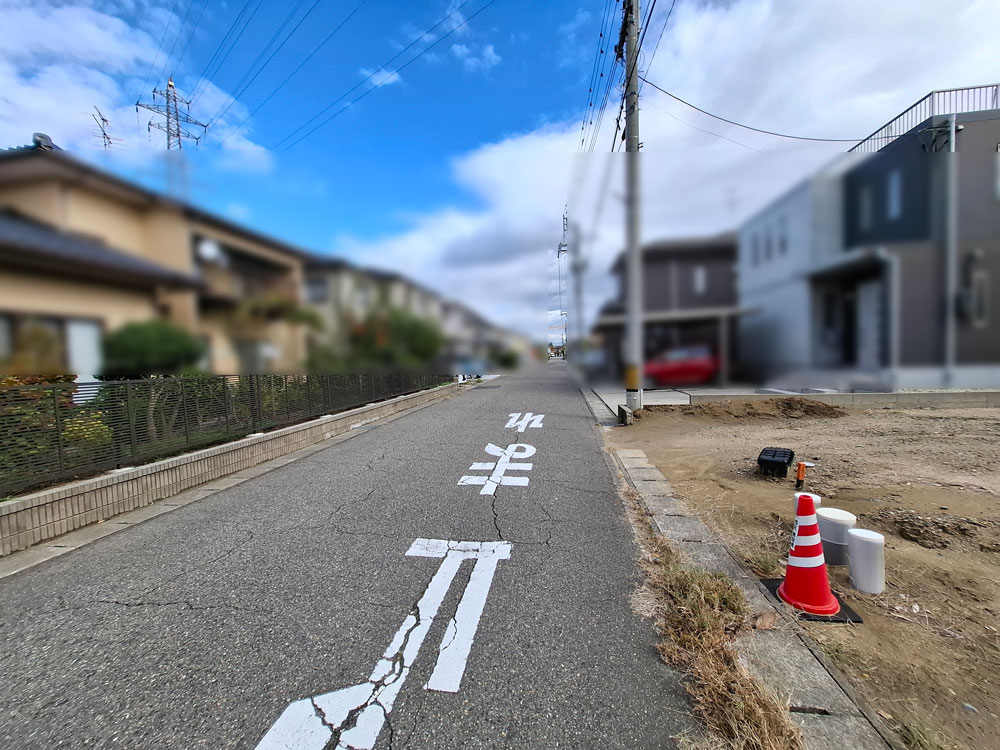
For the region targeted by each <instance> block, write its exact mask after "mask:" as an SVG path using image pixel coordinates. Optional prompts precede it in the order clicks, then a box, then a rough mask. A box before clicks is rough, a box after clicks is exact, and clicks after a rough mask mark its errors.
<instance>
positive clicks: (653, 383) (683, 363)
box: [642, 346, 719, 388]
mask: <svg viewBox="0 0 1000 750" xmlns="http://www.w3.org/2000/svg"><path fill="white" fill-rule="evenodd" d="M642 374H643V376H644V378H645V387H650V388H652V387H657V386H661V387H662V386H673V385H701V384H704V383H711V382H712V381H714V380H715V378H716V376H717V375H718V374H719V360H718V358H717V357H716V356H715V355H714V354H713V353H712V350H711V349H710V348H709V347H707V346H686V347H681V348H678V349H667V350H666V351H665V352H663V354H661V355H660V356H658V357H657V358H656V359H651V360H649V361H648V362H646V366H645V367H644V368H643V371H642Z"/></svg>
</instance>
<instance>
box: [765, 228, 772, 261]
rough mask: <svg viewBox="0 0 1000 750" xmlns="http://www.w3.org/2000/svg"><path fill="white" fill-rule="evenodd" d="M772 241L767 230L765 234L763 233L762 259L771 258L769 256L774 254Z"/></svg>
mask: <svg viewBox="0 0 1000 750" xmlns="http://www.w3.org/2000/svg"><path fill="white" fill-rule="evenodd" d="M773 251H774V242H773V238H772V237H771V230H770V229H768V230H767V234H766V235H764V260H771V256H772V255H773V254H774V253H773Z"/></svg>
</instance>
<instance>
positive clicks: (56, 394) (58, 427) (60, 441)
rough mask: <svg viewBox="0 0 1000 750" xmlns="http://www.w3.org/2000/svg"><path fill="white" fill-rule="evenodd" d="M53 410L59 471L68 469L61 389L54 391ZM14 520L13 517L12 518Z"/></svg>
mask: <svg viewBox="0 0 1000 750" xmlns="http://www.w3.org/2000/svg"><path fill="white" fill-rule="evenodd" d="M52 408H53V413H54V414H55V417H56V443H57V445H58V447H59V470H60V471H63V470H65V468H66V456H65V454H64V452H63V435H62V416H61V415H60V414H59V389H58V388H53V389H52ZM12 518H13V516H12Z"/></svg>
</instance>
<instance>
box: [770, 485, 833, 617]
mask: <svg viewBox="0 0 1000 750" xmlns="http://www.w3.org/2000/svg"><path fill="white" fill-rule="evenodd" d="M778 596H780V597H781V599H782V601H784V602H787V603H788V604H791V605H792V606H793V607H795V608H796V609H801V610H802V611H803V612H808V613H809V614H811V615H835V614H837V612H839V611H840V602H838V601H837V600H836V598H835V597H834V596H833V592H832V591H830V581H829V579H827V577H826V560H825V559H824V557H823V544H822V542H821V541H820V537H819V523H818V521H817V520H816V506H815V505H814V504H813V499H812V496H811V495H809V494H808V493H803V494H802V495H800V496H799V505H798V508H797V509H796V512H795V535H794V536H793V538H792V549H791V551H790V552H789V553H788V570H787V572H786V573H785V580H784V581H782V582H781V585H780V586H778Z"/></svg>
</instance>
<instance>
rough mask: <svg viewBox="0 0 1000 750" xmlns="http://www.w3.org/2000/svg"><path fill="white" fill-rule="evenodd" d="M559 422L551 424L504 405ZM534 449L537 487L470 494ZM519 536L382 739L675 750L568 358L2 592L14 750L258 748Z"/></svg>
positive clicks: (448, 606) (379, 431)
mask: <svg viewBox="0 0 1000 750" xmlns="http://www.w3.org/2000/svg"><path fill="white" fill-rule="evenodd" d="M527 411H531V412H534V413H536V414H539V413H540V414H544V415H545V418H544V426H543V427H542V428H541V429H533V428H529V429H527V430H525V432H524V433H520V434H519V433H517V432H516V431H515V430H513V429H506V428H505V427H504V425H505V424H506V422H507V419H508V415H509V414H510V413H513V412H527ZM490 442H492V443H494V444H496V445H499V446H501V447H505V446H507V445H508V444H509V443H514V442H524V443H528V444H530V445H533V446H534V447H535V448H536V449H537V452H536V453H535V455H534V456H532V457H531V459H530V460H531V462H532V463H533V464H534V468H533V470H532V471H530V472H511V475H514V474H517V475H526V476H528V477H529V484H528V486H526V487H517V486H501V487H499V488H498V489H497V490H496V495H495V497H493V498H491V497H489V496H484V495H480V494H479V490H480V488H479V487H475V486H458V485H457V482H458V479H459V477H460V476H462V475H463V474H467V473H475V472H469V466H470V465H471V464H472V463H473V462H477V461H479V462H481V461H489V460H491V458H490V457H489V456H488V455H487V454H486V453H485V451H484V448H485V446H486V444H487V443H490ZM418 537H426V538H430V539H446V540H453V541H501V540H502V541H507V542H510V543H511V545H512V549H511V553H510V559H506V560H501V561H500V562H499V563H498V565H497V568H496V574H495V578H494V579H493V585H492V588H491V589H490V592H489V596H488V598H487V600H486V605H485V609H484V611H483V614H482V619H481V621H480V623H479V628H478V631H477V633H476V637H475V642H474V644H473V646H472V650H471V653H470V655H469V659H468V663H467V667H466V671H465V675H464V678H463V680H462V683H461V689H460V690H459V691H458V692H457V693H445V692H432V691H428V690H424V689H423V685H424V683H426V681H427V679H428V677H429V676H430V673H431V671H432V670H433V668H434V663H435V658H436V656H437V652H438V646H439V644H440V643H441V639H442V637H443V636H444V634H445V632H446V631H445V628H446V627H447V624H448V622H449V620H450V619H452V618H453V616H454V613H455V609H456V606H457V604H458V600H459V599H460V597H461V594H462V591H463V590H464V588H465V584H466V583H467V582H468V580H469V575H470V573H471V570H472V563H470V562H466V563H464V564H462V565H461V567H460V569H459V571H458V574H457V576H456V578H455V581H454V582H453V584H452V585H451V587H450V588H449V590H448V593H447V594H446V596H445V598H444V600H443V602H442V604H441V608H440V611H439V612H438V616H437V618H436V619H435V620H434V622H433V624H432V626H431V629H430V631H429V632H428V633H427V636H426V640H425V641H424V643H423V646H422V648H421V650H420V652H419V654H418V656H417V658H416V661H415V663H414V664H413V668H412V670H411V672H410V673H409V676H408V679H407V681H406V683H405V684H404V686H403V688H402V690H401V691H400V693H399V696H398V698H397V699H396V702H395V705H394V706H393V708H392V711H391V713H390V714H389V715H388V721H387V722H386V725H385V727H384V728H383V731H382V733H381V735H380V736H379V742H378V747H379V748H390V747H392V748H458V747H461V748H506V747H517V748H590V747H602V748H646V747H650V748H651V747H673V746H674V741H673V740H672V739H671V738H673V737H675V736H677V735H678V734H681V733H683V732H686V731H689V730H693V729H694V727H695V724H694V722H693V720H692V719H691V715H690V707H689V704H688V702H687V698H686V695H685V691H684V689H683V686H681V685H680V684H679V679H678V676H677V675H676V674H675V673H673V672H672V671H671V670H669V669H668V668H667V667H666V666H665V665H663V664H662V662H661V661H660V660H659V658H658V656H657V654H656V651H655V649H654V643H655V634H654V633H653V630H652V627H651V625H650V623H649V622H648V621H646V620H643V619H641V618H639V617H637V616H636V615H635V614H633V613H632V611H631V609H630V607H629V597H630V595H631V594H632V593H633V591H634V590H635V588H636V586H637V584H638V582H639V573H638V568H637V565H636V560H637V554H638V553H637V549H636V547H635V544H634V542H633V538H632V532H631V529H630V528H629V525H628V521H627V519H626V517H625V513H624V510H623V507H622V504H621V501H620V500H619V498H618V496H617V493H616V490H615V484H614V480H613V478H612V475H611V472H610V470H609V468H608V465H607V463H606V461H605V458H604V456H603V455H602V453H601V439H600V434H599V433H598V431H597V429H596V428H595V426H594V423H593V418H592V416H591V414H590V412H589V410H588V408H587V406H586V403H585V402H584V400H583V397H582V396H581V395H580V393H579V391H578V390H577V389H576V387H575V385H574V384H573V381H572V379H571V378H570V377H569V375H568V373H567V372H566V369H565V365H564V364H563V363H554V364H550V365H549V366H547V367H545V368H537V369H535V370H531V371H526V372H523V373H521V374H517V375H511V376H505V377H503V378H500V379H498V380H495V381H490V382H489V383H487V384H484V385H482V386H480V387H478V388H474V389H471V390H469V391H467V392H465V393H463V394H461V395H459V396H457V397H455V398H452V399H449V400H446V401H443V402H439V403H437V404H433V405H431V406H428V407H426V408H423V409H419V410H417V411H414V412H412V413H410V414H407V415H405V416H403V417H401V418H399V419H396V420H394V421H390V422H387V423H382V424H378V423H375V424H373V425H369V426H368V427H366V428H362V429H360V430H358V434H357V436H356V437H354V438H352V439H350V440H346V441H344V442H340V443H338V444H335V445H332V446H331V447H329V448H327V449H324V450H321V451H318V452H316V453H314V454H312V455H310V456H307V457H305V458H302V459H301V460H298V461H295V462H292V463H290V464H288V465H286V466H283V467H281V468H278V469H275V470H274V471H271V472H268V473H266V474H263V475H261V476H259V477H256V478H254V479H251V480H248V481H246V482H244V483H242V484H240V485H238V486H235V487H232V488H230V489H228V490H223V491H220V492H218V493H216V494H214V495H212V496H210V497H208V498H206V499H204V500H201V501H199V502H196V503H193V504H191V505H187V506H184V507H182V508H179V509H178V510H176V511H174V512H172V513H168V514H165V515H161V516H158V517H156V518H153V519H152V520H150V521H147V522H145V523H142V524H140V525H137V526H135V527H133V528H130V529H128V530H126V531H123V532H120V533H118V534H114V535H111V536H108V537H105V538H103V539H100V540H99V541H96V542H94V543H93V544H90V545H87V546H84V547H81V548H80V549H77V550H75V551H73V552H70V553H68V554H66V555H63V556H61V557H58V558H56V559H54V560H51V561H49V562H47V563H44V564H42V565H39V566H37V567H34V568H31V569H29V570H26V571H24V572H22V573H19V574H17V575H14V576H11V577H9V578H6V579H4V580H2V581H0V685H2V686H3V692H2V695H3V701H2V703H0V747H2V748H9V749H14V748H53V747H72V748H76V747H100V748H157V749H162V748H178V749H183V750H187V749H188V748H254V747H255V746H256V745H257V743H258V742H259V741H260V739H261V737H262V736H263V735H264V733H265V732H266V731H267V730H268V729H269V728H270V727H271V725H272V724H273V723H274V722H275V720H276V719H277V718H278V716H279V715H280V714H281V712H282V711H283V710H284V709H285V708H286V706H288V704H290V703H291V702H293V701H297V700H301V699H304V698H310V697H312V696H317V695H320V694H323V693H328V692H330V691H333V690H336V689H339V688H344V687H348V686H351V685H357V684H359V683H363V682H365V681H366V680H367V679H368V677H369V675H370V674H371V673H372V669H373V667H374V666H375V665H376V663H377V662H378V660H379V659H380V658H381V657H382V655H383V652H384V651H385V649H386V647H387V646H388V645H389V643H390V641H391V639H392V638H393V634H394V633H396V631H397V630H398V629H399V628H400V625H401V623H403V621H404V619H405V618H406V616H407V614H408V613H411V611H412V610H413V609H414V607H415V606H416V604H415V603H416V602H417V600H418V599H419V598H420V597H421V595H422V594H423V593H424V590H425V589H426V588H427V586H428V583H429V582H430V580H431V577H432V576H433V575H434V573H435V571H437V569H438V566H439V565H440V564H441V560H440V559H434V558H428V557H407V556H405V552H406V551H407V549H408V548H409V547H410V545H411V544H412V543H413V541H414V540H415V539H416V538H418Z"/></svg>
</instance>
